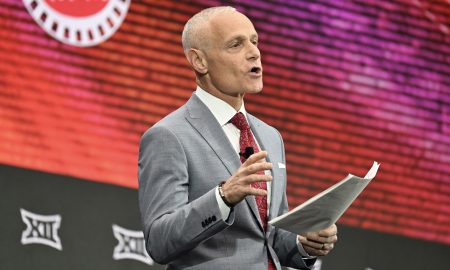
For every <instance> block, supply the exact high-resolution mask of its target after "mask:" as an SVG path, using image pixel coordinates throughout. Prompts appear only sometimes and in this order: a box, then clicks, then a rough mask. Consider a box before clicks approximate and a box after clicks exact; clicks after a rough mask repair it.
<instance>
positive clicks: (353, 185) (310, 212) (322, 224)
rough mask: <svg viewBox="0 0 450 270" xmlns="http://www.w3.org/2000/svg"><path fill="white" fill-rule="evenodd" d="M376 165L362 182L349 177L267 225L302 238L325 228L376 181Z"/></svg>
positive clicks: (359, 179) (357, 178)
mask: <svg viewBox="0 0 450 270" xmlns="http://www.w3.org/2000/svg"><path fill="white" fill-rule="evenodd" d="M379 166H380V164H378V163H377V162H376V161H375V162H374V163H373V165H372V168H370V170H369V171H368V172H367V174H366V176H365V177H364V178H361V177H358V176H354V175H352V174H349V175H348V176H347V177H346V178H344V179H343V180H341V181H340V182H339V183H337V184H335V185H333V186H331V187H329V188H328V189H326V190H324V191H322V192H321V193H319V194H317V195H316V196H314V197H312V198H311V199H309V200H307V201H306V202H304V203H303V204H301V205H299V206H297V207H296V208H294V209H292V210H291V211H289V212H287V213H285V214H283V215H281V216H279V217H276V218H274V219H272V220H271V221H269V224H271V225H273V226H276V227H279V228H282V229H285V230H287V231H290V232H293V233H296V234H304V233H306V232H315V231H319V230H322V229H325V228H328V227H329V226H331V225H332V224H334V223H336V221H337V220H338V219H339V218H340V217H341V216H342V214H343V213H344V212H345V210H347V208H348V207H349V206H350V205H351V204H352V202H353V201H354V200H355V199H356V197H358V195H359V194H360V193H361V192H362V191H363V189H364V188H365V187H366V186H367V184H369V182H370V181H371V180H372V179H373V178H374V177H375V175H376V174H377V171H378V167H379Z"/></svg>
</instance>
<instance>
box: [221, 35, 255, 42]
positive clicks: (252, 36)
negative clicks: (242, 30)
mask: <svg viewBox="0 0 450 270" xmlns="http://www.w3.org/2000/svg"><path fill="white" fill-rule="evenodd" d="M246 38H247V37H246V36H245V35H236V36H233V37H231V38H230V39H229V40H228V41H227V42H226V43H227V44H228V43H230V42H234V41H242V40H245V39H246ZM253 39H258V34H253V35H251V36H250V40H253Z"/></svg>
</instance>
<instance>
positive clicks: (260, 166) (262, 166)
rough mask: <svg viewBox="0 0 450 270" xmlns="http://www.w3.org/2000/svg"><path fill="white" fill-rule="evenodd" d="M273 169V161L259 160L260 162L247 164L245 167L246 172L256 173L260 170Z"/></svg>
mask: <svg viewBox="0 0 450 270" xmlns="http://www.w3.org/2000/svg"><path fill="white" fill-rule="evenodd" d="M271 169H272V163H270V162H259V163H254V164H251V165H249V166H247V167H246V168H245V173H246V174H254V173H257V172H260V171H265V170H271Z"/></svg>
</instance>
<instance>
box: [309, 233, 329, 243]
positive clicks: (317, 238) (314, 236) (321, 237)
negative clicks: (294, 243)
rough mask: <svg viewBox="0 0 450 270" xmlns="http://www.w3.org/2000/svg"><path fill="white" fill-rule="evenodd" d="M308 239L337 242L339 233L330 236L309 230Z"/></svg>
mask: <svg viewBox="0 0 450 270" xmlns="http://www.w3.org/2000/svg"><path fill="white" fill-rule="evenodd" d="M305 236H306V238H307V239H308V240H311V241H314V242H317V243H336V241H337V235H331V236H328V237H323V236H319V235H318V234H317V233H312V232H309V233H307V234H306V235H305Z"/></svg>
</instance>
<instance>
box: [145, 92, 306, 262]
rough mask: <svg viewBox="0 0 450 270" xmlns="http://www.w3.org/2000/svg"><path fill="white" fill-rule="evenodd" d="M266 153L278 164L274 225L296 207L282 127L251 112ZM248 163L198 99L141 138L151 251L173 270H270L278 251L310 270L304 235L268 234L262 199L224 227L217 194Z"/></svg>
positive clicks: (244, 205) (236, 212)
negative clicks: (300, 241) (289, 190)
mask: <svg viewBox="0 0 450 270" xmlns="http://www.w3.org/2000/svg"><path fill="white" fill-rule="evenodd" d="M248 120H249V124H250V126H251V129H252V131H253V134H254V135H255V137H256V139H257V140H258V142H259V144H260V146H261V148H262V149H263V150H266V151H267V152H268V159H269V161H270V162H272V163H273V170H272V175H273V181H272V183H271V185H272V186H271V188H272V197H271V204H270V211H269V220H270V219H271V218H274V217H276V216H279V215H280V214H282V213H284V212H286V211H287V209H288V205H287V199H286V192H285V190H286V169H284V168H279V166H278V163H283V164H284V163H285V157H284V145H283V141H282V139H281V136H280V134H279V133H278V131H277V130H276V129H274V128H273V127H271V126H268V125H267V124H265V123H264V122H262V121H260V120H258V119H257V118H255V117H253V116H251V115H250V114H248ZM240 165H241V163H240V160H239V157H238V155H237V154H236V152H235V150H234V149H233V147H232V146H231V144H230V142H229V140H228V138H227V137H226V135H225V133H224V132H223V129H222V128H221V126H220V125H219V123H218V122H217V120H216V119H215V118H214V116H213V114H212V113H211V112H210V111H209V109H208V108H207V107H206V106H205V105H204V104H203V103H202V102H201V101H200V99H199V98H198V97H197V96H196V95H195V94H194V95H192V97H191V98H190V99H189V101H188V102H187V103H186V104H185V105H183V106H182V107H180V108H179V109H178V110H176V111H175V112H173V113H171V114H169V115H168V116H166V117H165V118H164V119H162V120H161V121H159V122H158V123H157V124H155V125H154V126H153V127H151V128H150V129H149V130H147V132H145V133H144V135H143V136H142V139H141V144H140V149H139V207H140V212H141V218H142V223H143V229H144V235H145V239H146V247H147V250H148V252H149V254H150V255H151V257H152V258H153V259H154V260H155V261H156V262H158V263H161V264H167V265H168V267H167V268H168V269H207V270H217V269H255V270H256V269H258V270H260V269H267V260H268V259H267V256H268V254H267V252H270V254H271V255H272V258H273V260H274V262H275V264H276V267H277V269H281V266H280V264H281V265H284V266H289V267H294V268H300V269H310V266H311V264H312V263H314V260H303V259H302V257H301V255H300V254H299V252H298V248H297V245H296V235H294V234H292V233H290V232H287V231H284V230H281V229H278V228H275V227H272V226H270V225H269V226H268V229H267V232H264V231H263V227H262V225H261V221H260V217H259V214H258V209H257V206H256V202H255V198H254V196H248V197H246V199H245V200H243V201H242V202H240V203H239V204H237V205H236V206H235V207H234V208H233V209H232V210H231V213H230V216H229V218H228V219H227V220H226V221H223V220H222V218H221V213H220V210H219V206H218V204H217V200H216V197H215V188H216V187H217V185H218V184H219V183H220V182H221V181H224V180H226V179H228V178H229V177H230V176H231V175H232V174H233V173H234V172H235V171H236V170H237V169H238V168H239V166H240Z"/></svg>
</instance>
